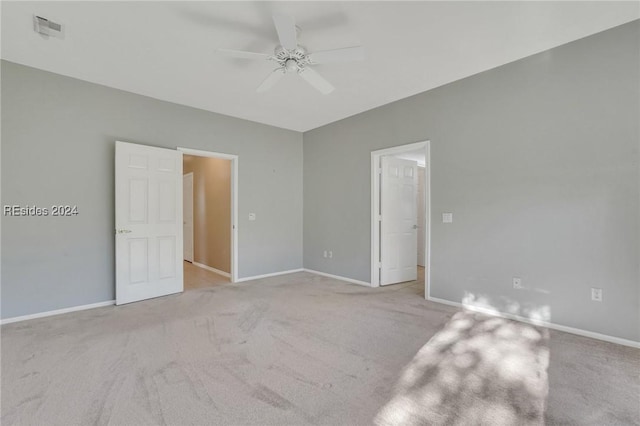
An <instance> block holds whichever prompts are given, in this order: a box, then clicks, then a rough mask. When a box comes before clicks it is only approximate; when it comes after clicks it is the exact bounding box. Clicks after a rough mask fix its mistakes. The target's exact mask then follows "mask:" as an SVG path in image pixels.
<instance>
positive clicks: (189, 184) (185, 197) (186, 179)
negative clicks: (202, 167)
mask: <svg viewBox="0 0 640 426" xmlns="http://www.w3.org/2000/svg"><path fill="white" fill-rule="evenodd" d="M182 208H183V211H182V229H183V232H182V234H183V238H184V260H187V261H189V262H193V173H187V174H186V175H184V176H183V177H182Z"/></svg>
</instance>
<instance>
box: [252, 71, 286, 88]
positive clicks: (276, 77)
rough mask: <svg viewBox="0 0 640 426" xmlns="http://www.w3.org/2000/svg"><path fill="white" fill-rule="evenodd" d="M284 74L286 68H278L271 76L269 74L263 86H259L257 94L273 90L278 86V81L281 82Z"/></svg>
mask: <svg viewBox="0 0 640 426" xmlns="http://www.w3.org/2000/svg"><path fill="white" fill-rule="evenodd" d="M284 73H285V70H284V68H276V69H275V70H273V72H271V74H269V75H268V76H267V78H265V79H264V81H263V82H262V84H260V86H258V88H257V89H256V92H265V91H267V90H269V89H271V88H272V87H273V86H275V85H276V83H277V82H278V81H280V79H281V78H282V77H284Z"/></svg>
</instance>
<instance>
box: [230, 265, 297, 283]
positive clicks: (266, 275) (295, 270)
mask: <svg viewBox="0 0 640 426" xmlns="http://www.w3.org/2000/svg"><path fill="white" fill-rule="evenodd" d="M302 271H304V269H302V268H300V269H290V270H288V271H280V272H272V273H270V274H262V275H254V276H252V277H244V278H238V279H237V280H236V281H235V282H237V283H241V282H244V281H253V280H259V279H261V278H269V277H277V276H278V275H287V274H293V273H294V272H302Z"/></svg>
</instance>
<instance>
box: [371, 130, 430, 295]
mask: <svg viewBox="0 0 640 426" xmlns="http://www.w3.org/2000/svg"><path fill="white" fill-rule="evenodd" d="M421 148H422V149H424V156H425V169H424V189H425V192H426V194H425V197H424V202H425V209H424V212H425V219H426V224H425V227H424V232H425V238H424V256H425V261H424V264H425V277H424V286H425V292H424V294H425V299H428V298H429V294H430V293H431V141H428V140H427V141H423V142H415V143H410V144H407V145H400V146H394V147H391V148H385V149H379V150H376V151H371V284H367V285H369V286H371V287H379V286H380V275H379V271H378V268H379V261H378V256H377V253H379V252H380V235H379V234H380V229H379V226H378V208H379V205H380V179H379V178H378V176H379V169H380V158H381V157H382V156H383V155H393V154H399V153H402V152H406V151H415V150H416V149H421Z"/></svg>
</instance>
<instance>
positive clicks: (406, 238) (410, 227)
mask: <svg viewBox="0 0 640 426" xmlns="http://www.w3.org/2000/svg"><path fill="white" fill-rule="evenodd" d="M429 148H430V144H429V141H425V142H418V143H413V144H408V145H402V146H397V147H393V148H387V149H382V150H378V151H373V152H372V153H371V285H372V287H379V286H381V285H389V284H395V283H401V282H407V281H418V282H420V281H424V286H425V288H424V290H425V298H426V297H427V296H426V295H428V290H429V279H430V273H429V272H430V271H429V258H430V253H429V241H430V190H429V189H430V188H429V178H430V164H429V152H430V150H429Z"/></svg>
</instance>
